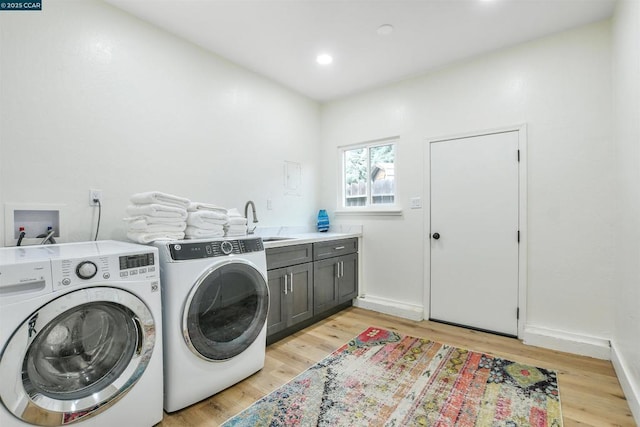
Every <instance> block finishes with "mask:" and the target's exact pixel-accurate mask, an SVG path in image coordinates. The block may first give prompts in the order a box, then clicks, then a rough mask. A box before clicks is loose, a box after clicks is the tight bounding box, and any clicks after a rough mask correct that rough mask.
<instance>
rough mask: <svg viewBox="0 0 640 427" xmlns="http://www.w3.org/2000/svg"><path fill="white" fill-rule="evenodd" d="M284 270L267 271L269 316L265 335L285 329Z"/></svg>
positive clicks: (285, 272) (285, 270)
mask: <svg viewBox="0 0 640 427" xmlns="http://www.w3.org/2000/svg"><path fill="white" fill-rule="evenodd" d="M285 274H287V269H286V268H279V269H276V270H269V271H268V272H267V278H268V279H269V283H268V285H269V314H268V316H267V335H271V334H273V333H275V332H279V331H281V330H283V329H285V328H286V327H287V312H286V308H285V307H286V296H287V295H285V293H284V292H285V289H284V280H285V278H284V277H285Z"/></svg>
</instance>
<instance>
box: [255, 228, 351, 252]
mask: <svg viewBox="0 0 640 427" xmlns="http://www.w3.org/2000/svg"><path fill="white" fill-rule="evenodd" d="M332 228H334V230H330V231H327V232H318V231H311V230H309V229H306V228H304V227H267V228H262V229H260V228H258V229H256V231H255V234H254V235H255V236H256V237H262V238H263V239H267V241H263V243H264V247H265V249H269V248H280V247H283V246H291V245H301V244H305V243H315V242H323V241H327V240H338V239H349V238H352V237H362V226H338V227H335V226H334V227H332ZM270 237H271V238H285V239H283V240H272V241H269V240H268V239H269V238H270Z"/></svg>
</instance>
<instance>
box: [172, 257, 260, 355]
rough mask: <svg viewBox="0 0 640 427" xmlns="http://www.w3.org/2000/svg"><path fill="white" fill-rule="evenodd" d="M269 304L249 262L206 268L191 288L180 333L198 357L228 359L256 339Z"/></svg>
mask: <svg viewBox="0 0 640 427" xmlns="http://www.w3.org/2000/svg"><path fill="white" fill-rule="evenodd" d="M268 307H269V291H268V288H267V283H266V281H265V279H264V276H263V275H262V274H261V273H260V271H259V270H258V269H257V268H256V267H255V266H254V265H253V264H252V263H250V262H248V261H244V260H234V261H229V262H226V263H222V264H219V265H217V266H215V267H213V268H210V269H209V270H207V271H206V272H205V273H204V274H203V275H202V276H200V278H199V279H198V280H197V281H196V283H195V284H194V286H193V288H192V289H191V292H190V294H189V297H188V298H187V301H186V305H185V310H184V317H183V335H184V337H185V340H186V342H187V345H188V346H189V348H191V350H192V351H193V352H194V353H195V354H197V355H198V356H200V357H202V358H204V359H206V360H226V359H230V358H232V357H234V356H236V355H238V354H240V353H242V352H243V351H244V350H245V349H246V348H247V347H249V346H250V345H251V344H252V343H253V342H254V341H255V340H256V338H257V337H258V335H259V334H260V332H261V331H262V329H263V328H264V327H265V323H266V320H267V310H268Z"/></svg>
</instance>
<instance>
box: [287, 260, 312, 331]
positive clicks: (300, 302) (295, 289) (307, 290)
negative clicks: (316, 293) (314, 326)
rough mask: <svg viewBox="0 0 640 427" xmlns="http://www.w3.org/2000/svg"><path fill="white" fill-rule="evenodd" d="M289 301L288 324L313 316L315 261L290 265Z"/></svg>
mask: <svg viewBox="0 0 640 427" xmlns="http://www.w3.org/2000/svg"><path fill="white" fill-rule="evenodd" d="M287 270H289V280H288V285H289V294H288V296H289V301H287V306H288V307H287V308H288V312H289V315H288V317H289V319H288V320H289V321H288V325H287V326H292V325H295V324H296V323H298V322H301V321H303V320H307V319H310V318H311V317H312V316H313V263H307V264H300V265H296V266H293V267H289V268H288V269H287Z"/></svg>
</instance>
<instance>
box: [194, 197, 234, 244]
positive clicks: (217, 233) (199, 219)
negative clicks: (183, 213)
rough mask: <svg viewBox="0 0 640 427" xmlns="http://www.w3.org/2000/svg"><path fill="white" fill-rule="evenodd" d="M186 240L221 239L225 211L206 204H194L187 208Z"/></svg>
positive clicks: (225, 216)
mask: <svg viewBox="0 0 640 427" xmlns="http://www.w3.org/2000/svg"><path fill="white" fill-rule="evenodd" d="M187 211H188V216H187V228H186V230H185V236H186V238H187V239H207V238H210V237H223V236H224V227H225V224H226V223H227V219H228V217H227V210H226V209H225V208H220V207H218V206H215V205H211V204H208V203H199V202H194V203H191V204H190V205H189V207H188V208H187Z"/></svg>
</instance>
